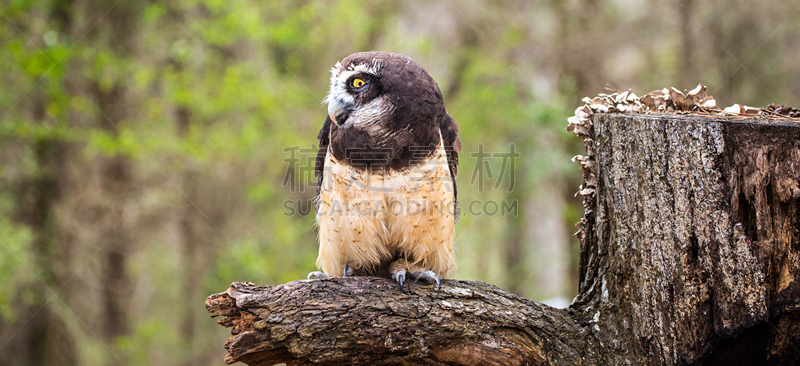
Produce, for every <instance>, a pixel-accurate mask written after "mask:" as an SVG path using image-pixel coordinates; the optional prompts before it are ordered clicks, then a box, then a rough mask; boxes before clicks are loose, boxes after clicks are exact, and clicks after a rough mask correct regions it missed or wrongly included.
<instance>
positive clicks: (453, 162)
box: [318, 113, 461, 220]
mask: <svg viewBox="0 0 800 366" xmlns="http://www.w3.org/2000/svg"><path fill="white" fill-rule="evenodd" d="M439 131H440V132H441V134H442V141H443V142H444V151H445V152H446V153H447V166H448V168H450V177H452V178H453V199H454V200H456V201H458V189H456V174H457V173H458V152H459V151H461V140H459V139H458V124H456V120H454V119H453V117H451V116H450V115H449V114H447V113H445V115H444V118H443V119H442V123H440V124H439ZM318 159H319V158H318ZM456 220H458V206H456Z"/></svg>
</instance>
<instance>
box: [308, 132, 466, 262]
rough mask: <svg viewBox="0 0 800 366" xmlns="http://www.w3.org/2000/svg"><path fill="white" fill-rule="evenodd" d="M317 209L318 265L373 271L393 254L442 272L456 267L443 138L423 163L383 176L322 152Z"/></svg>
mask: <svg viewBox="0 0 800 366" xmlns="http://www.w3.org/2000/svg"><path fill="white" fill-rule="evenodd" d="M322 174H325V175H324V177H323V179H322V182H323V183H322V187H321V189H320V205H319V210H318V212H317V224H318V226H319V241H320V248H319V257H318V259H317V267H319V269H321V270H322V271H323V272H325V273H326V274H328V275H334V276H340V275H341V274H342V270H343V269H344V265H345V264H349V265H350V266H351V267H353V268H354V269H356V270H361V269H365V270H367V271H371V270H372V269H374V268H375V267H376V266H378V265H380V264H381V263H382V262H386V261H388V260H391V259H393V258H396V257H398V256H399V257H403V258H406V259H408V261H409V263H412V264H414V265H417V266H421V267H423V268H425V269H428V270H432V271H434V272H436V273H437V274H438V275H439V276H442V277H444V276H446V275H447V274H448V273H450V272H452V271H453V270H454V269H455V262H454V260H453V253H452V252H453V229H454V224H455V223H454V211H455V199H454V197H455V196H454V192H453V181H452V178H451V177H450V170H449V169H448V165H447V155H446V154H445V151H444V148H443V145H442V143H441V142H440V143H439V146H438V147H437V149H436V151H435V152H434V154H433V155H432V156H431V157H430V158H428V159H427V160H426V161H424V162H422V163H421V164H419V165H417V166H414V167H410V168H408V169H404V170H402V171H393V170H389V171H387V172H385V173H383V172H382V173H375V172H372V173H370V172H368V171H366V170H363V171H361V170H357V169H354V168H352V167H350V166H348V165H346V164H343V163H340V162H339V161H337V160H336V158H334V157H333V156H332V154H330V153H328V154H327V156H326V161H325V169H324V171H323V173H322Z"/></svg>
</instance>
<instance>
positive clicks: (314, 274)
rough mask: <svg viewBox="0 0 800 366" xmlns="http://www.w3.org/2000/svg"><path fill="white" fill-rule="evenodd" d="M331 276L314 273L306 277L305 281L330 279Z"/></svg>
mask: <svg viewBox="0 0 800 366" xmlns="http://www.w3.org/2000/svg"><path fill="white" fill-rule="evenodd" d="M330 277H331V276H328V275H326V274H325V273H324V272H320V271H314V272H311V273H309V274H308V276H306V279H307V280H321V279H323V278H330Z"/></svg>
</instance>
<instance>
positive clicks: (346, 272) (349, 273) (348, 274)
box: [342, 264, 356, 277]
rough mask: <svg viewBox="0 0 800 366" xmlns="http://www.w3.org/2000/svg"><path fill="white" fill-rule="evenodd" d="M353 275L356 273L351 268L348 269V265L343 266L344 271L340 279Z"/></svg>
mask: <svg viewBox="0 0 800 366" xmlns="http://www.w3.org/2000/svg"><path fill="white" fill-rule="evenodd" d="M355 275H356V271H355V270H354V269H353V267H350V265H349V264H345V265H344V271H343V272H342V277H347V276H355Z"/></svg>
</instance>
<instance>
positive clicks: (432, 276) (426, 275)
mask: <svg viewBox="0 0 800 366" xmlns="http://www.w3.org/2000/svg"><path fill="white" fill-rule="evenodd" d="M416 277H417V281H419V280H425V281H428V282H430V283H433V282H436V291H439V290H441V289H442V282H441V281H439V276H437V275H436V273H433V271H425V272H422V273H421V274H419V275H418V276H416Z"/></svg>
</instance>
